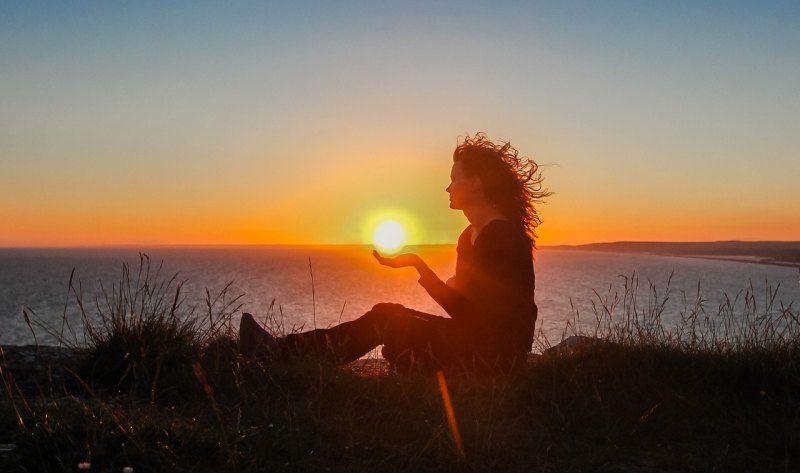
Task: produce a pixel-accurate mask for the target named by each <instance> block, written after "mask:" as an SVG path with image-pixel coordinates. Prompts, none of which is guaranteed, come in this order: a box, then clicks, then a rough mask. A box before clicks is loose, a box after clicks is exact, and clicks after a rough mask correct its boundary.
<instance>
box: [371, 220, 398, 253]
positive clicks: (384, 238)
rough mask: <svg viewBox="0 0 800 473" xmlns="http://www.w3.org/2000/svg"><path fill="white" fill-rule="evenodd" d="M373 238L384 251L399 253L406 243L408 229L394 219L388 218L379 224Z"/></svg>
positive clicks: (376, 244)
mask: <svg viewBox="0 0 800 473" xmlns="http://www.w3.org/2000/svg"><path fill="white" fill-rule="evenodd" d="M372 239H373V241H374V243H375V246H377V247H378V249H380V250H382V251H383V252H385V253H397V252H399V251H400V250H401V249H403V246H404V245H405V243H406V231H405V229H404V228H403V226H402V225H400V224H399V223H397V222H395V221H394V220H387V221H385V222H382V223H381V224H380V225H378V228H376V229H375V233H374V234H373V238H372Z"/></svg>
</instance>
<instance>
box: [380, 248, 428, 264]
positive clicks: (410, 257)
mask: <svg viewBox="0 0 800 473" xmlns="http://www.w3.org/2000/svg"><path fill="white" fill-rule="evenodd" d="M372 256H374V257H375V259H377V260H378V263H380V264H382V265H384V266H388V267H390V268H406V267H411V268H420V267H421V266H422V265H424V263H423V261H422V258H420V257H419V256H418V255H416V254H414V253H404V254H402V255H397V256H383V255H381V254H380V253H378V252H377V251H376V250H373V251H372Z"/></svg>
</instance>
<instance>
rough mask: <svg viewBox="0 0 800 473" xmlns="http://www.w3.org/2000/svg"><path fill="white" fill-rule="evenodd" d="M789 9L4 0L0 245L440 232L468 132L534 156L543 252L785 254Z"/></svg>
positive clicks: (797, 171) (325, 239) (792, 199)
mask: <svg viewBox="0 0 800 473" xmlns="http://www.w3.org/2000/svg"><path fill="white" fill-rule="evenodd" d="M799 10H800V7H799V6H798V3H797V2H500V3H497V4H494V3H493V4H491V5H489V4H486V5H461V4H458V3H454V2H417V3H414V2H403V3H396V4H393V5H385V4H384V5H379V4H377V3H376V2H360V3H358V2H336V3H333V2H325V3H311V2H292V3H286V4H284V5H277V4H271V3H266V4H255V3H238V2H228V3H225V4H217V3H206V2H187V3H180V2H174V3H170V4H169V5H167V6H166V7H165V6H164V5H163V4H159V3H147V2H26V3H22V2H20V3H18V4H13V5H3V6H2V7H0V63H2V64H3V67H2V72H0V156H2V161H3V168H4V172H3V173H2V175H1V176H0V199H2V204H0V217H2V221H3V222H5V223H4V224H0V225H4V226H6V228H5V229H3V231H0V245H29V244H30V245H49V244H96V243H120V244H121V243H131V244H146V243H197V242H210V243H254V242H260V243H285V242H303V243H345V242H358V241H359V240H360V238H361V237H360V235H361V234H362V231H361V229H360V228H359V222H361V221H363V220H365V219H367V215H368V214H371V213H374V212H380V211H382V210H381V209H386V208H402V209H403V210H404V211H407V212H409V213H411V214H414V215H416V216H417V218H418V220H419V223H420V225H421V226H422V227H424V228H425V229H426V234H425V235H424V237H423V240H425V241H429V242H446V241H452V240H454V238H455V236H457V234H458V232H459V231H460V229H461V228H462V227H463V225H464V223H465V222H464V220H463V217H461V216H460V215H458V214H457V213H452V212H447V206H446V200H445V199H446V195H445V194H444V193H443V188H444V186H446V184H447V183H446V178H447V175H448V173H449V165H450V162H449V159H450V158H449V156H450V153H451V152H452V148H453V146H454V145H455V144H456V141H457V139H458V137H459V136H464V135H465V134H467V133H474V132H477V131H486V132H487V133H489V135H490V136H491V137H493V138H496V139H505V140H511V141H512V143H513V144H514V145H515V146H516V147H518V148H519V149H520V151H521V152H522V153H523V154H528V155H530V156H532V157H534V158H536V159H537V161H539V162H540V163H542V164H544V165H545V167H544V168H543V169H544V172H545V177H546V181H547V183H548V186H549V187H550V188H551V189H552V190H554V191H555V192H556V194H555V195H554V196H553V197H552V198H551V200H550V202H549V203H548V204H547V206H545V207H544V208H543V209H542V213H543V216H544V219H545V224H544V225H543V226H542V228H541V230H540V235H541V238H542V242H544V243H581V242H590V241H610V240H631V239H647V240H654V239H669V240H698V239H700V240H709V239H735V238H739V239H800V217H798V216H800V197H798V194H797V191H796V181H797V176H800V159H798V150H799V149H800V138H798V137H800V87H798V86H800V80H798V77H800V55H799V54H797V51H798V50H800V48H798V47H799V46H800V33H799V32H798V31H799V29H798V28H797V25H798V24H800V21H799V20H800V11H799ZM440 200H441V202H439V201H440ZM209 221H213V222H214V223H213V224H210V223H209Z"/></svg>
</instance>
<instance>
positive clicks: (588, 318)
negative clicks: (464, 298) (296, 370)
mask: <svg viewBox="0 0 800 473" xmlns="http://www.w3.org/2000/svg"><path fill="white" fill-rule="evenodd" d="M407 250H409V251H416V252H418V253H419V254H420V255H421V256H422V257H423V258H424V259H425V260H426V261H428V263H429V265H430V266H431V267H432V268H433V270H434V271H435V272H436V273H437V274H438V275H439V276H440V277H441V278H442V279H446V278H448V277H450V276H451V275H452V274H453V271H454V268H455V248H454V247H453V246H449V245H447V246H425V247H418V248H410V249H407ZM141 251H144V252H145V254H146V255H147V257H149V259H150V261H151V263H150V272H151V276H153V274H154V273H155V272H156V271H157V270H158V269H159V268H160V272H159V275H158V279H159V280H160V281H163V282H166V281H168V280H169V279H170V278H172V277H173V276H176V275H177V277H176V279H175V281H176V282H177V281H182V282H183V287H182V291H181V297H182V298H183V299H184V307H186V308H188V307H190V306H192V305H197V307H198V311H197V314H198V315H197V316H202V314H204V313H207V312H205V298H206V290H208V292H209V294H210V295H211V297H212V298H214V297H215V296H216V295H217V294H219V293H220V292H221V291H222V290H223V289H224V288H225V287H226V286H227V285H228V284H230V286H229V288H228V291H227V299H226V300H228V301H229V300H230V299H231V298H233V297H235V296H239V295H241V296H242V297H241V298H240V299H239V300H238V302H237V304H236V305H238V304H242V306H241V309H240V311H239V312H237V313H236V314H234V319H233V320H234V323H235V322H236V320H237V319H238V317H239V316H240V315H241V311H246V312H250V313H252V314H254V315H255V316H256V317H257V318H262V319H263V318H264V317H265V316H266V315H267V314H271V315H273V316H275V317H276V318H278V319H282V321H283V324H284V327H285V328H287V329H291V328H292V327H295V328H298V329H299V328H305V329H311V328H314V327H315V326H316V327H327V326H330V325H333V324H336V323H338V322H340V321H346V320H351V319H354V318H357V317H358V316H360V315H361V314H363V313H364V312H366V311H368V310H369V309H370V308H371V307H372V306H373V305H374V304H376V303H378V302H397V303H401V304H404V305H406V306H408V307H412V308H414V309H417V310H421V311H425V312H429V313H432V314H437V315H443V316H444V315H446V314H445V313H444V311H443V310H442V309H441V308H440V307H439V306H438V305H437V304H436V303H435V302H434V301H433V300H432V299H430V297H429V296H428V294H427V293H426V292H425V291H424V290H423V289H422V287H421V286H419V284H417V275H416V272H415V271H414V270H412V269H409V268H403V269H391V268H387V267H383V266H380V265H379V264H378V263H377V261H375V260H374V259H373V257H372V256H371V251H372V249H371V248H369V247H362V246H330V247H291V246H257V247H253V246H246V247H245V246H243V247H207V248H198V247H182V248H148V249H146V250H139V249H133V248H90V249H86V248H81V249H0V344H2V345H20V344H29V343H33V342H34V340H36V341H38V343H42V344H56V343H57V342H56V337H55V336H54V335H53V334H59V335H58V336H64V337H67V338H69V337H72V338H73V339H75V340H76V341H78V342H80V341H81V340H82V336H83V331H82V328H81V323H80V319H81V318H80V316H79V309H78V305H77V303H76V293H80V294H81V300H82V301H83V304H84V307H86V310H87V312H88V313H90V314H94V313H96V312H97V309H96V307H95V304H96V302H95V301H96V300H98V301H99V303H100V307H101V308H102V307H104V299H103V295H102V294H103V290H102V288H105V291H106V293H109V292H111V291H112V289H113V287H114V286H115V285H117V286H118V285H119V282H120V279H121V277H122V274H123V266H124V265H127V266H128V268H129V270H130V274H131V278H132V279H133V281H134V282H135V281H136V278H137V275H138V271H139V269H140V262H141V260H142V256H141ZM73 270H74V274H73ZM535 271H536V302H537V304H538V306H539V320H538V322H537V332H539V342H544V343H545V344H546V343H556V342H558V341H559V340H560V339H561V338H562V337H563V336H564V335H567V336H568V335H571V334H572V332H573V328H571V327H573V326H574V325H575V323H576V316H577V320H578V322H577V323H578V324H579V325H581V324H583V325H584V326H591V325H592V324H593V323H594V321H595V320H596V318H595V315H594V314H595V311H597V310H602V309H599V308H600V307H602V301H603V300H605V302H606V305H608V303H609V302H610V301H613V300H614V296H615V295H616V296H618V297H619V298H621V297H622V294H623V293H624V292H625V286H626V285H627V286H628V287H629V288H630V287H632V286H633V283H634V282H637V285H636V287H637V289H636V291H635V293H636V296H637V306H638V307H639V308H640V309H641V310H646V309H647V307H648V305H652V304H654V303H655V302H657V301H660V300H662V299H663V298H664V297H665V296H668V300H667V304H666V306H665V307H666V309H665V312H664V315H663V317H662V318H663V320H664V321H665V323H666V324H670V323H676V321H677V320H679V318H680V313H681V311H682V310H685V309H686V307H687V306H689V307H690V306H691V305H693V304H694V301H695V299H696V297H697V294H698V288H699V291H700V295H701V297H702V299H703V301H704V302H703V308H704V310H706V312H707V313H716V311H717V309H718V307H719V305H720V304H722V303H724V302H725V300H726V299H728V300H738V301H742V300H743V296H744V295H745V294H746V293H748V292H752V295H753V296H754V297H755V301H756V302H757V304H759V306H763V307H764V309H763V310H766V307H767V306H768V305H769V299H773V300H774V303H773V307H775V308H777V307H780V305H781V304H783V306H788V305H789V304H793V307H797V306H798V305H800V271H798V269H797V268H791V267H781V266H770V265H765V264H755V263H748V262H735V261H720V260H709V259H699V258H690V257H672V256H659V255H646V254H623V253H600V252H597V253H595V252H586V251H568V250H555V249H542V250H538V251H537V252H536V254H535ZM71 275H72V276H73V278H72V285H73V287H74V288H76V289H75V290H72V291H70V290H69V282H70V276H71ZM668 281H670V286H669V287H670V290H669V292H668V293H667V292H666V291H667V284H668ZM101 285H102V286H101ZM629 291H630V289H629ZM775 292H777V295H774V293H775ZM654 294H655V295H654ZM170 295H173V296H174V291H173V292H171V293H170ZM773 295H774V298H773ZM170 300H171V299H170ZM618 306H619V305H618ZM23 307H24V308H26V309H27V311H28V313H29V314H32V317H31V325H32V326H33V328H34V331H33V332H34V333H35V338H34V333H32V331H31V329H30V328H29V326H28V324H27V323H26V320H25V317H24V316H23ZM217 307H219V305H218V306H217ZM65 318H66V320H67V321H69V322H70V326H73V328H74V332H75V333H74V335H73V334H70V332H69V330H67V329H66V328H65V327H64V324H63V323H62V321H63V320H64V319H65ZM37 321H38V322H37ZM41 325H45V326H49V327H50V328H51V330H50V332H52V333H48V330H46V329H45V328H43V327H42V326H41Z"/></svg>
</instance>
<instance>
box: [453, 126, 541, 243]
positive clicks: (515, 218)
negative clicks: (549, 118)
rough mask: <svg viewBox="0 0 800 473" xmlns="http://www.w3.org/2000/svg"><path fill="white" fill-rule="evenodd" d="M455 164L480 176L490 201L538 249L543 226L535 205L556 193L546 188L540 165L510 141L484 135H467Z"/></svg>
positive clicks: (457, 149)
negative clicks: (537, 240) (540, 228)
mask: <svg viewBox="0 0 800 473" xmlns="http://www.w3.org/2000/svg"><path fill="white" fill-rule="evenodd" d="M453 162H461V163H462V166H463V169H464V171H465V172H466V173H467V174H470V175H473V176H474V175H477V176H478V178H479V179H480V180H481V183H482V184H483V192H484V194H485V196H486V199H487V200H488V201H489V203H491V204H492V205H494V206H495V208H497V210H499V211H500V213H502V214H503V215H504V216H505V217H506V218H508V219H509V220H510V221H511V222H513V223H514V224H515V225H517V226H518V227H519V229H520V230H521V231H522V232H524V234H525V235H526V236H527V238H528V240H529V241H530V244H531V248H535V247H536V237H537V234H536V227H538V226H539V224H541V223H542V219H541V218H540V217H539V213H538V212H537V211H536V207H535V204H541V203H543V202H544V198H545V197H548V196H550V195H551V194H552V192H550V191H549V190H547V189H545V188H543V187H542V180H543V178H542V174H541V172H539V165H538V164H536V162H535V161H534V160H532V159H530V158H527V157H520V156H519V155H518V152H517V150H516V148H514V147H513V146H511V143H510V142H500V143H494V142H492V141H491V140H490V139H489V138H488V137H487V136H486V135H485V134H484V133H477V134H475V136H473V137H470V136H467V137H466V138H464V141H463V142H462V143H460V144H459V145H458V146H457V147H456V149H455V151H453Z"/></svg>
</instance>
